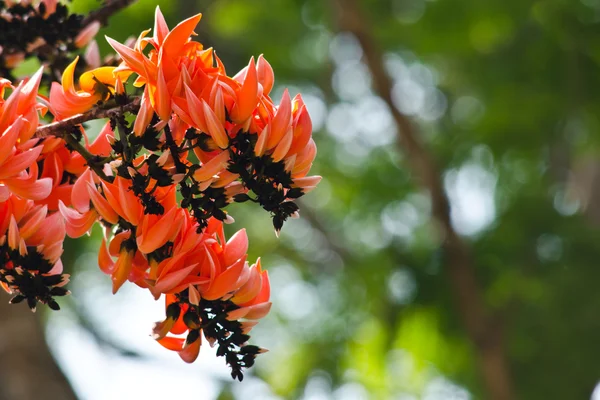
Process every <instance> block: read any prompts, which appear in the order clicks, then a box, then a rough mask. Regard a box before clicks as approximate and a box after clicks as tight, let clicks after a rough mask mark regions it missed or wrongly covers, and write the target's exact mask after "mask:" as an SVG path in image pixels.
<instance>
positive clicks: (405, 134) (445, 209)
mask: <svg viewBox="0 0 600 400" xmlns="http://www.w3.org/2000/svg"><path fill="white" fill-rule="evenodd" d="M332 1H333V5H334V11H335V14H336V16H337V18H338V24H339V28H340V30H342V31H346V32H350V33H352V34H353V35H354V36H355V37H356V39H357V40H358V42H359V43H360V45H361V47H362V50H363V54H364V62H365V63H366V64H367V66H368V68H369V70H370V72H371V75H372V77H373V86H374V90H375V92H376V93H377V94H378V95H379V96H380V97H381V98H382V99H383V100H384V101H385V103H386V104H387V106H388V108H389V110H390V112H391V114H392V117H393V119H394V121H395V123H396V125H397V127H398V143H399V148H400V151H402V152H403V153H404V154H406V156H407V158H408V162H409V164H410V167H411V168H412V170H413V171H414V172H415V174H416V175H417V177H418V179H419V182H418V183H419V184H420V186H421V187H422V188H423V189H425V190H426V191H427V192H428V194H429V197H430V199H431V205H432V217H433V220H434V222H435V224H436V225H437V228H438V232H439V235H440V237H441V240H442V249H443V251H444V255H445V259H444V263H445V264H444V267H445V269H446V272H447V274H448V275H449V277H450V284H451V289H452V292H453V294H454V297H455V300H456V305H457V308H458V311H459V313H460V315H461V317H462V321H463V324H464V326H465V330H466V332H467V335H468V336H469V338H470V339H471V342H472V343H473V346H474V348H475V350H476V353H477V357H478V361H479V366H480V370H481V374H482V377H483V382H484V384H485V388H486V391H487V396H486V398H489V399H492V400H512V399H514V398H515V395H514V392H513V384H512V380H511V377H510V373H509V367H508V362H507V359H506V355H505V350H504V341H503V334H502V329H501V326H500V323H499V322H498V321H495V320H494V319H493V318H492V317H491V314H490V312H489V310H488V309H486V306H485V302H484V299H483V294H482V290H481V288H480V285H479V283H478V281H477V277H476V273H475V263H474V260H473V256H472V254H471V251H470V249H469V247H468V246H467V244H466V243H465V242H464V241H463V240H462V238H461V237H460V236H459V235H458V234H457V233H456V231H455V230H454V227H453V226H452V223H451V220H450V202H449V200H448V197H447V195H446V192H445V191H444V186H443V184H442V179H441V173H440V170H439V168H438V166H437V165H436V162H435V160H434V159H433V157H432V156H431V154H430V153H429V152H428V151H427V149H426V148H425V147H424V146H423V144H422V143H421V141H420V138H419V135H418V132H417V127H416V126H415V125H414V124H413V123H412V121H410V119H409V118H407V117H406V116H405V115H403V114H402V113H401V112H400V110H398V108H396V106H395V105H394V102H393V100H392V95H391V88H392V81H391V79H390V77H389V76H388V74H387V72H386V70H385V67H384V64H383V58H382V54H381V51H380V50H379V48H378V47H377V45H376V43H375V41H374V39H373V37H372V35H371V32H370V30H369V27H368V26H367V23H366V22H365V20H366V19H367V16H366V14H365V13H364V12H363V10H360V8H359V5H358V3H357V1H356V0H332Z"/></svg>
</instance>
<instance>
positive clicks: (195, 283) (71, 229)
mask: <svg viewBox="0 0 600 400" xmlns="http://www.w3.org/2000/svg"><path fill="white" fill-rule="evenodd" d="M199 20H200V15H196V16H194V17H192V18H189V19H187V20H185V21H183V22H181V23H180V24H178V25H177V26H176V27H175V28H174V29H173V30H169V28H168V27H167V24H166V22H165V20H164V18H163V16H162V14H161V12H160V10H159V9H158V8H157V10H156V17H155V26H154V33H153V36H152V37H149V36H148V34H149V32H150V31H149V30H148V31H144V32H142V34H141V35H140V36H139V38H138V39H137V41H136V42H135V43H134V44H133V45H132V47H129V46H127V45H124V44H120V43H118V42H116V41H114V40H112V39H110V38H108V41H109V43H110V44H111V46H112V47H113V48H114V49H115V51H116V52H117V53H118V55H119V56H120V58H121V63H120V65H119V66H118V67H110V66H106V67H98V68H95V69H92V70H89V71H87V72H85V73H83V74H81V76H80V77H79V78H78V80H76V79H75V74H76V67H77V63H78V58H75V59H74V61H73V62H72V63H71V64H70V65H69V66H68V67H67V68H66V69H65V70H64V71H63V74H62V81H61V82H60V83H58V82H53V83H52V85H51V87H50V95H49V98H44V97H42V96H40V95H39V94H38V86H39V84H40V79H41V76H42V70H40V71H38V73H36V74H35V75H34V76H32V77H31V78H30V79H29V80H28V81H26V82H23V83H21V84H19V85H18V86H17V87H12V86H10V82H8V81H4V80H3V81H0V90H2V92H0V94H3V93H4V89H5V88H9V87H10V88H12V93H11V94H10V96H9V97H8V98H7V99H6V101H4V100H3V101H2V103H0V107H1V108H0V132H3V133H2V134H1V136H0V166H1V167H0V234H1V235H3V236H0V284H1V285H2V286H3V287H4V289H6V290H7V291H9V292H11V291H12V292H16V297H15V298H14V301H20V300H24V299H27V302H28V303H29V305H30V307H32V308H34V307H35V304H36V302H38V301H39V302H42V303H47V304H49V305H50V306H51V307H52V308H58V304H57V303H56V302H55V300H54V299H53V297H52V296H59V295H64V294H66V293H67V291H66V289H64V288H63V287H62V286H63V285H64V284H65V283H66V282H67V280H68V277H67V276H65V275H62V264H61V263H60V255H61V253H62V241H63V239H64V236H65V234H67V235H69V236H70V237H73V238H76V237H80V236H82V235H84V234H86V233H89V232H90V230H91V229H92V227H93V226H94V225H95V224H96V223H97V222H99V223H100V224H101V226H102V227H103V232H104V235H103V240H102V244H101V246H100V250H99V255H98V264H99V266H100V269H101V270H102V271H103V272H104V273H106V274H108V275H110V277H111V279H112V284H113V293H116V292H117V291H118V290H119V288H120V287H121V286H122V285H123V284H124V283H125V282H126V281H130V282H133V283H135V284H136V285H138V286H139V287H141V288H145V289H148V290H149V291H150V293H151V294H152V295H153V296H154V297H155V298H156V299H158V298H159V297H161V296H162V295H164V297H165V299H166V304H165V307H166V319H165V320H164V321H162V322H159V323H157V324H156V325H155V327H154V330H153V336H154V338H155V339H156V340H157V341H158V342H159V343H160V344H161V345H162V346H164V347H165V348H167V349H169V350H173V351H175V352H177V353H178V354H179V356H180V357H181V358H182V359H183V360H184V361H186V362H193V361H194V360H195V359H196V358H197V356H198V353H199V350H200V346H201V342H202V336H204V337H205V338H206V340H207V341H208V342H209V343H210V345H211V346H212V345H218V350H217V354H218V355H219V356H224V357H225V359H226V361H227V364H228V365H229V366H230V367H231V369H232V377H233V378H237V379H239V380H241V379H242V378H243V374H242V369H243V368H247V367H250V366H252V365H253V363H254V358H255V357H256V355H257V354H259V353H261V352H262V351H263V350H262V349H260V348H258V347H256V346H252V345H248V344H247V341H248V339H249V336H248V333H249V332H250V330H251V329H252V328H253V327H254V326H255V325H256V323H257V322H258V320H260V319H261V318H263V317H264V316H265V315H267V313H268V312H269V310H270V308H271V303H270V299H269V298H270V283H269V277H268V274H267V272H266V271H264V270H263V269H262V266H261V263H260V259H259V260H257V261H256V263H254V264H250V262H249V261H248V260H247V258H248V256H247V250H248V238H247V236H246V232H245V230H243V229H242V230H240V231H238V232H237V233H235V234H234V235H233V236H232V237H231V238H230V239H229V240H226V238H225V234H224V229H223V224H224V223H232V222H234V221H233V218H232V217H231V216H230V215H229V214H228V213H227V211H225V208H226V207H227V205H228V204H230V203H232V202H234V201H235V202H245V201H251V202H255V203H257V204H259V205H260V206H261V207H262V208H263V209H265V210H266V211H268V212H269V213H270V214H271V216H272V219H273V225H274V228H275V231H276V233H278V232H279V230H280V229H281V227H282V225H283V223H284V221H285V220H286V219H287V218H289V217H297V216H298V206H297V205H296V204H295V203H294V200H295V199H297V198H298V197H301V196H302V195H304V194H305V193H307V192H309V191H310V190H312V189H314V188H315V186H316V185H317V184H318V182H319V181H320V179H321V177H319V176H308V173H309V170H310V168H311V165H312V162H313V160H314V158H315V155H316V146H315V143H314V141H313V140H312V137H311V136H312V124H311V120H310V117H309V115H308V111H307V109H306V106H305V104H304V102H303V100H302V97H301V96H300V95H297V96H296V97H294V98H293V99H291V98H290V95H289V93H288V91H287V90H285V91H284V92H283V96H282V98H281V100H280V102H279V104H277V103H275V102H274V101H273V100H272V99H271V98H270V97H269V94H270V93H271V90H272V88H273V83H274V74H273V70H272V68H271V66H270V65H269V63H268V62H267V61H266V60H265V59H264V58H263V57H262V56H260V57H259V58H258V59H257V61H256V62H255V60H254V58H251V60H250V62H249V64H248V66H247V67H245V68H244V69H242V70H241V71H240V72H239V73H237V74H236V75H235V76H233V77H230V76H228V75H227V74H226V71H225V67H224V66H223V63H222V62H221V60H220V59H219V58H218V57H217V55H216V54H215V52H214V51H213V50H212V49H204V48H203V46H202V45H201V44H200V43H198V42H196V41H192V40H191V36H192V35H193V34H194V32H193V31H194V29H195V27H196V25H197V23H198V22H199ZM95 30H96V28H89V27H88V28H86V29H85V30H84V31H82V32H81V34H80V36H81V38H82V39H81V40H82V41H84V42H88V41H89V40H91V38H92V37H93V35H94V33H95ZM133 78H135V79H133ZM128 82H132V83H128ZM126 88H127V89H129V92H132V94H128V93H127V92H128V91H127V90H126ZM136 91H138V93H136ZM0 97H1V98H3V97H4V96H0ZM111 107H112V108H111ZM127 107H129V108H127ZM126 109H127V110H130V111H131V110H134V111H137V115H136V117H135V119H134V120H131V119H127V118H126V111H125V110H126ZM48 111H49V112H50V113H51V114H52V115H53V116H54V124H53V125H55V126H59V127H61V128H62V127H64V129H62V130H59V131H57V130H56V129H55V128H53V130H52V132H60V134H58V136H56V137H55V136H47V135H43V136H44V137H43V138H38V137H37V136H39V135H36V130H38V128H39V129H42V130H43V129H44V126H41V128H40V115H43V114H45V113H46V112H48ZM88 116H89V118H87V117H88ZM102 116H107V117H109V119H110V121H109V122H108V123H106V125H105V126H104V128H103V129H102V130H101V132H100V134H99V135H98V136H97V138H96V139H95V141H94V142H93V143H89V142H88V140H87V136H86V134H85V131H84V130H83V128H82V127H81V125H79V124H80V123H81V121H84V120H88V119H95V118H100V117H102ZM84 117H85V118H84ZM73 121H77V122H73ZM38 133H39V131H38ZM55 134H56V133H55ZM82 138H83V139H85V141H84V144H81V143H80V140H81V139H82ZM182 335H183V336H182Z"/></svg>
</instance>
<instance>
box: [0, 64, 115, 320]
mask: <svg viewBox="0 0 600 400" xmlns="http://www.w3.org/2000/svg"><path fill="white" fill-rule="evenodd" d="M41 77H42V69H40V70H38V71H37V72H36V73H35V74H34V75H33V76H32V77H31V78H29V79H28V80H27V81H23V82H21V83H20V84H19V85H17V86H16V87H15V86H12V85H11V83H10V82H9V81H8V80H0V86H1V88H0V132H2V133H1V135H0V285H1V286H2V287H3V288H4V289H5V290H6V291H7V292H8V293H13V294H15V297H13V299H12V302H13V303H15V302H20V301H23V300H27V303H28V305H29V307H30V308H31V309H32V310H35V307H36V303H37V302H42V303H45V304H48V305H49V306H50V307H52V308H54V309H58V308H59V306H58V304H57V303H56V301H55V300H54V299H53V297H54V296H61V295H65V294H67V293H68V292H67V291H66V290H65V289H63V288H62V286H63V285H65V284H66V283H67V282H68V276H67V275H64V274H62V270H63V267H62V263H61V260H60V255H61V254H62V251H63V248H62V243H63V240H64V237H65V229H66V227H65V223H64V220H63V218H62V216H61V214H60V213H58V212H57V211H58V204H59V203H60V202H61V201H64V202H66V203H67V204H69V205H70V204H71V202H70V200H68V199H69V198H70V196H71V193H72V190H73V186H74V185H73V183H74V182H76V179H77V177H78V176H80V175H81V174H82V173H83V172H84V170H85V169H86V167H85V161H84V160H83V158H82V156H81V155H80V154H78V153H76V152H72V151H71V150H69V149H68V148H67V147H66V145H65V142H64V141H63V140H61V139H59V138H56V137H47V138H45V139H43V140H41V139H40V138H36V137H35V132H36V129H37V127H38V125H39V123H40V115H43V114H45V113H46V112H47V111H48V100H47V99H45V98H43V97H42V96H40V95H38V87H39V84H40V80H41ZM7 89H8V90H11V91H12V92H11V94H10V96H8V97H7V98H6V99H4V97H5V94H6V92H7ZM87 148H88V149H90V150H91V151H94V152H96V153H97V154H103V153H105V154H108V152H110V146H109V145H108V143H107V142H106V141H105V140H104V141H102V140H100V141H97V142H95V143H94V144H92V145H89V146H87Z"/></svg>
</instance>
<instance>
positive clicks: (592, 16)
mask: <svg viewBox="0 0 600 400" xmlns="http://www.w3.org/2000/svg"><path fill="white" fill-rule="evenodd" d="M156 3H157V2H156V1H154V0H140V1H139V2H138V3H137V4H136V5H135V6H133V7H131V8H130V9H128V10H126V11H124V12H122V13H121V14H119V15H118V16H115V17H113V18H112V20H111V24H110V26H109V27H108V28H106V29H104V30H103V32H102V33H105V34H108V35H110V36H112V37H115V38H116V39H118V40H124V39H125V38H126V37H127V36H129V35H132V34H136V33H138V32H141V30H143V29H147V28H150V27H151V26H152V18H153V7H154V6H155V5H156ZM360 3H361V6H362V8H363V10H364V18H365V19H366V20H368V21H369V23H370V25H371V26H372V29H373V34H374V35H375V37H376V38H377V41H378V45H379V46H380V47H381V48H382V49H383V50H384V51H385V54H386V65H388V67H389V72H390V74H391V76H392V78H393V80H394V82H395V86H394V88H393V92H394V97H395V99H397V101H398V105H399V107H400V109H401V110H402V111H404V112H405V113H406V114H409V115H410V116H411V117H413V118H414V121H415V122H416V123H417V124H418V125H419V128H420V131H421V134H422V138H423V140H424V141H425V143H426V146H427V147H428V149H429V150H430V151H431V152H432V153H433V155H434V156H435V158H436V159H437V162H438V164H439V165H440V166H441V167H442V168H443V171H444V180H445V183H446V187H447V189H448V191H449V193H450V198H451V200H452V204H453V217H454V222H455V224H456V226H457V229H458V230H459V231H460V232H462V233H463V234H465V239H466V241H467V242H468V243H469V245H470V246H471V247H472V249H473V252H474V257H475V260H476V267H477V274H478V278H479V282H480V284H481V287H482V289H483V291H484V294H485V300H486V302H487V306H488V307H489V308H490V309H491V310H493V311H494V312H497V313H498V314H499V315H502V321H503V324H504V327H503V329H504V330H505V332H506V337H507V339H506V340H507V346H506V352H507V358H508V360H509V362H510V368H511V375H512V377H513V379H514V381H515V386H516V389H517V393H518V394H519V397H520V398H522V399H575V398H580V399H583V398H589V397H590V395H591V393H592V390H593V389H594V386H595V384H596V382H597V381H598V379H599V378H600V361H599V359H598V353H599V352H600V344H599V342H598V339H597V336H598V332H599V331H600V315H599V310H600V297H599V296H597V295H596V293H597V292H596V290H598V282H600V267H599V266H598V260H599V259H600V231H599V230H598V227H599V224H600V221H599V220H598V218H595V217H594V215H597V213H598V209H599V208H600V203H599V202H598V200H600V199H598V198H597V197H598V196H597V195H595V193H596V192H597V191H598V189H599V188H598V185H599V183H600V182H598V179H593V178H594V176H595V175H594V174H597V173H598V172H600V164H599V163H598V162H597V160H598V151H599V150H600V120H599V117H598V111H599V110H600V94H599V92H598V91H597V88H599V87H600V73H598V71H599V70H600V68H599V67H600V66H599V62H600V39H599V37H600V36H599V33H600V2H598V1H595V0H581V1H565V0H545V1H521V0H504V1H500V0H484V1H477V2H473V1H468V0H431V1H425V0H363V1H361V2H360ZM158 4H160V6H161V8H162V10H163V12H164V13H165V15H166V16H167V22H168V23H169V24H170V26H173V25H174V24H175V23H177V22H178V21H179V20H181V19H183V18H187V17H188V16H190V15H191V14H192V13H195V12H203V13H204V17H203V21H202V22H201V25H200V27H199V31H198V34H199V36H198V40H200V41H202V42H203V43H204V44H205V45H206V46H207V47H208V46H214V47H215V48H216V49H217V53H218V54H219V56H220V57H221V58H222V59H223V61H224V62H225V65H226V66H228V69H229V73H230V74H234V73H235V71H237V70H239V69H240V68H242V67H243V66H245V65H246V64H247V62H248V59H249V58H250V56H252V55H254V56H257V55H259V54H261V53H264V54H265V57H266V58H267V59H268V60H269V61H270V63H271V64H272V66H273V68H274V70H275V74H276V84H277V85H278V91H277V93H281V90H282V88H283V87H284V86H289V87H291V90H292V91H293V92H298V91H300V92H302V93H303V94H306V95H307V98H308V100H307V101H308V103H309V110H310V111H311V112H312V113H313V122H314V124H315V127H316V128H317V129H316V130H315V132H314V137H315V140H316V142H317V144H318V147H319V155H318V157H317V161H316V163H315V166H314V171H315V173H316V174H320V175H323V176H324V181H323V182H322V183H321V186H320V187H319V188H318V189H317V190H316V191H315V192H313V193H311V194H310V195H308V196H307V197H306V200H305V201H304V203H303V204H302V209H301V215H302V217H303V218H302V219H300V220H293V221H289V222H288V223H287V224H286V226H285V227H284V230H283V235H282V236H283V237H282V240H279V241H278V240H276V238H275V235H274V234H271V228H270V222H269V218H268V216H267V215H266V214H264V215H263V214H261V215H255V213H247V212H246V210H247V208H245V207H242V206H238V205H236V206H235V208H234V210H232V215H234V216H235V218H236V220H237V222H238V223H236V224H235V226H234V228H236V229H237V228H239V227H241V226H247V227H248V231H249V237H250V242H251V257H250V258H251V259H253V258H255V257H257V256H259V255H260V256H261V257H262V258H263V263H264V265H266V266H267V268H268V269H269V272H270V274H271V276H272V285H273V287H274V289H273V290H274V296H273V301H274V311H273V312H272V314H271V315H270V316H269V318H267V319H266V320H265V321H264V323H261V325H259V326H258V327H257V328H256V329H255V334H254V336H253V341H254V342H255V343H257V344H260V345H261V346H264V347H267V348H270V350H271V352H270V353H268V354H266V355H265V356H263V357H261V358H260V359H259V360H258V362H257V366H256V367H255V368H254V372H255V373H256V374H257V375H258V376H259V377H260V378H261V379H263V380H264V381H265V382H267V383H268V384H269V385H270V388H271V390H272V391H273V393H274V394H276V395H279V396H282V397H284V398H303V396H304V397H305V398H309V394H310V393H316V392H315V390H317V389H314V388H315V387H316V388H321V389H319V390H324V391H325V395H326V396H330V395H331V393H332V392H333V393H336V396H337V398H351V397H347V396H346V395H345V393H354V394H356V393H359V394H360V393H361V390H362V391H363V392H362V393H368V394H369V398H373V399H386V398H405V397H400V395H401V394H406V395H414V396H415V397H417V398H421V397H424V398H431V399H433V398H451V397H450V395H451V394H452V393H454V395H456V396H458V397H457V398H463V397H460V396H463V395H466V394H465V393H466V392H464V391H463V390H462V389H461V387H462V388H465V389H466V390H468V392H469V393H470V394H471V396H472V397H473V398H482V397H483V396H484V394H483V393H484V392H483V388H482V382H481V375H480V373H479V371H478V370H477V363H476V358H477V356H476V353H475V352H476V350H475V349H474V347H473V345H472V344H471V343H470V342H469V340H468V338H467V337H466V335H465V331H464V328H463V326H462V324H461V322H460V321H461V320H460V317H459V316H458V315H457V311H456V309H455V307H454V304H455V303H454V299H453V295H452V293H451V291H450V288H449V283H448V276H447V275H446V273H445V270H444V265H443V260H442V257H441V254H440V249H439V243H438V241H437V240H436V239H435V235H434V234H433V232H434V227H433V226H432V223H431V221H430V213H429V205H428V201H427V196H426V194H424V193H422V192H421V191H420V189H419V188H418V187H417V186H416V183H415V179H414V173H413V172H412V171H410V170H409V169H408V166H407V163H405V161H404V157H405V155H404V154H402V152H401V151H400V149H399V147H398V145H397V143H396V134H395V129H396V128H395V127H394V125H393V123H392V121H391V119H390V117H389V113H388V112H387V109H386V107H385V105H384V103H382V102H381V101H379V100H378V98H376V97H375V96H374V95H373V92H372V91H371V90H370V89H369V84H370V76H369V73H368V70H367V69H366V68H365V66H364V64H362V63H361V53H360V49H359V48H358V47H357V44H356V42H355V41H353V40H352V38H351V37H349V36H348V35H344V34H342V35H340V34H338V33H336V27H335V25H334V23H333V21H335V18H334V17H333V16H332V15H331V12H332V10H333V8H332V7H330V4H329V2H327V1H322V0H293V1H277V0H262V1H249V0H213V1H191V0H179V1H166V0H165V1H159V2H158ZM97 6H98V2H97V1H95V0H76V1H74V2H73V7H74V9H75V10H77V11H85V10H89V9H92V8H94V7H97ZM99 42H100V43H101V44H102V47H101V48H102V49H103V50H104V51H107V50H108V47H107V46H106V45H105V43H103V42H104V41H103V40H102V39H99ZM274 97H277V95H275V96H274ZM590 176H591V178H590ZM594 200H596V201H594ZM265 232H269V233H268V234H265ZM74 251H75V250H74ZM439 382H442V383H443V384H442V385H441V387H442V389H439V387H440V384H439ZM451 382H452V383H451ZM356 384H358V385H356ZM436 385H437V386H436ZM436 387H437V388H438V389H439V390H441V392H439V393H442V394H438V397H435V393H438V392H435V388H436ZM323 388H325V389H323ZM225 390H226V391H227V390H228V389H227V388H226V389H225ZM344 390H346V391H344ZM348 391H349V392H348ZM317 392H318V391H317ZM227 393H229V394H227ZM227 393H226V392H224V394H223V397H222V398H223V399H225V398H229V397H228V396H231V393H230V392H227ZM319 393H321V392H319ZM432 393H433V394H432ZM456 393H458V394H456ZM427 396H429V397H427ZM440 396H441V397H440ZM406 398H413V397H406Z"/></svg>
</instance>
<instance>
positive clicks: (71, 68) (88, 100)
mask: <svg viewBox="0 0 600 400" xmlns="http://www.w3.org/2000/svg"><path fill="white" fill-rule="evenodd" d="M77 61H79V57H76V58H75V60H74V61H73V62H72V63H71V64H69V65H68V66H67V68H65V70H64V72H63V75H62V82H61V84H59V83H57V82H53V83H52V87H51V88H50V107H51V111H52V113H53V114H54V116H55V117H56V119H64V118H67V117H70V116H73V115H77V114H81V113H83V112H85V111H88V110H89V109H91V108H92V107H93V106H94V105H95V104H96V103H98V102H99V101H101V100H105V99H106V98H107V96H108V95H109V94H110V93H113V92H114V87H115V81H116V78H115V76H114V72H115V68H114V67H100V68H96V69H93V70H91V71H87V72H85V73H84V74H82V75H81V76H80V77H79V87H80V90H77V89H76V88H75V78H74V74H75V67H76V66H77ZM127 75H128V74H126V73H125V74H121V79H126V77H127Z"/></svg>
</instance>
